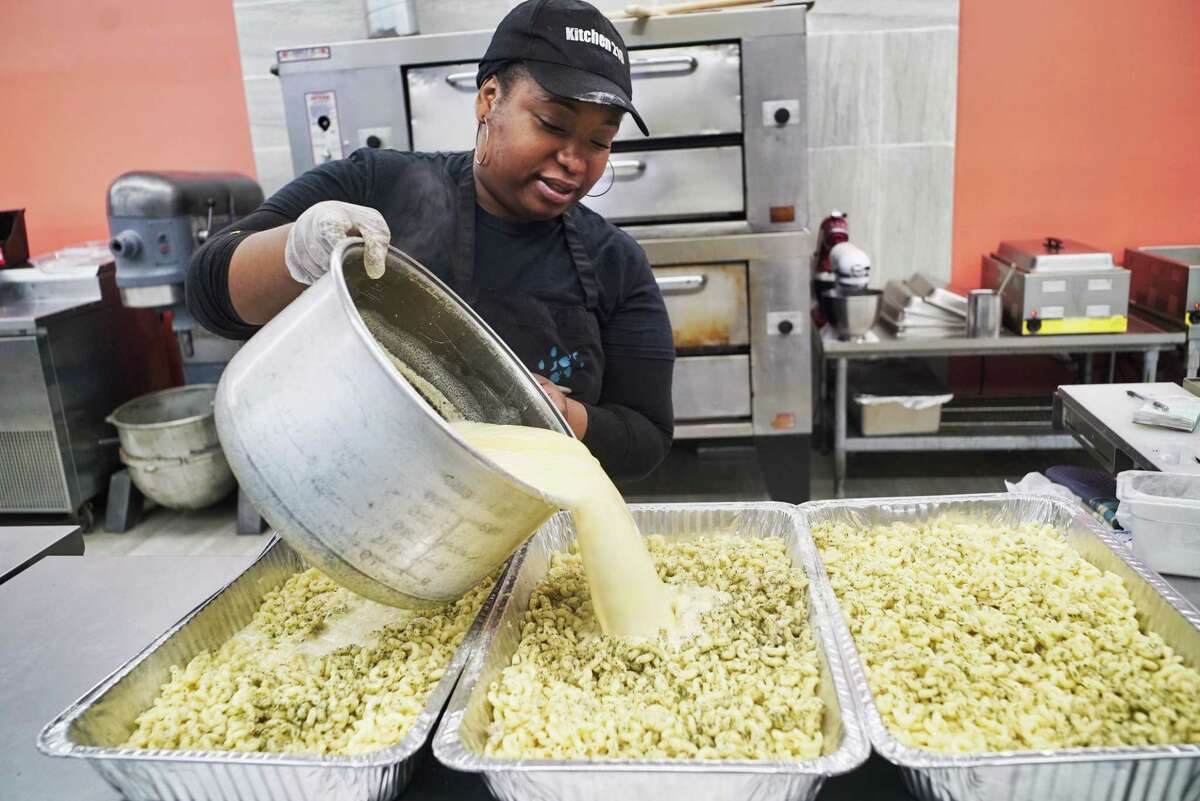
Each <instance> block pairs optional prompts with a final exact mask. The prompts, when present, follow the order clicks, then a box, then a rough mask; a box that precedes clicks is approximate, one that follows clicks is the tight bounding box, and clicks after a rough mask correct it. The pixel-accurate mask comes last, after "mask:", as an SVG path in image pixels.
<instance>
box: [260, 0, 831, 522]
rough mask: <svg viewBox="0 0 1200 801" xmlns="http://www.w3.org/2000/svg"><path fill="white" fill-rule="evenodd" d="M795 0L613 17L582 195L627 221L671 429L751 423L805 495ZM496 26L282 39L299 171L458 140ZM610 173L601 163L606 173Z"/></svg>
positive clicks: (780, 487)
mask: <svg viewBox="0 0 1200 801" xmlns="http://www.w3.org/2000/svg"><path fill="white" fill-rule="evenodd" d="M807 9H808V6H807V4H805V3H778V4H772V5H770V6H765V7H758V8H753V9H727V10H724V11H719V12H709V13H696V14H686V15H678V16H663V17H652V18H650V19H644V20H632V19H630V20H617V21H616V22H615V24H616V26H617V28H618V30H619V31H620V32H621V35H622V36H623V37H624V38H625V42H626V44H627V46H628V47H629V50H630V68H631V72H632V76H633V90H634V102H635V103H636V104H637V107H638V110H639V111H640V113H641V114H642V116H643V117H644V119H645V120H646V123H647V124H648V126H649V128H650V133H651V138H649V139H647V138H644V137H642V136H641V134H640V133H639V132H638V130H637V128H636V127H635V126H634V125H633V122H632V120H630V119H626V121H625V124H624V125H623V126H622V128H621V130H620V132H619V134H618V136H617V140H616V142H615V144H614V147H613V155H612V167H613V173H614V174H615V176H616V177H615V182H614V184H613V186H612V189H611V190H610V191H609V192H608V193H607V194H605V195H603V196H602V197H597V198H589V199H588V200H587V201H585V203H586V205H588V206H589V207H591V208H592V209H594V210H595V211H597V212H599V213H601V214H603V215H604V216H605V217H607V218H608V219H609V220H610V221H612V222H614V223H617V224H619V225H620V226H621V227H622V228H624V229H625V230H626V231H627V232H629V233H630V234H631V235H632V236H634V237H635V238H636V239H637V240H638V241H639V243H640V244H641V245H642V247H643V248H644V249H645V251H646V253H647V255H648V256H649V259H650V263H651V265H652V266H653V267H654V270H655V273H656V275H657V276H658V280H659V285H660V287H661V288H662V291H663V293H664V296H665V298H666V302H667V307H668V310H669V312H670V315H671V320H672V325H673V328H674V333H675V345H676V348H677V351H678V355H679V359H678V362H677V365H676V371H675V391H674V401H675V416H676V439H712V438H734V437H736V438H745V437H753V438H754V442H755V445H756V447H757V450H758V453H759V456H760V461H761V463H762V466H763V469H764V473H765V475H766V479H767V483H768V487H769V489H770V492H771V494H772V496H773V497H774V498H776V499H778V500H788V501H800V500H805V499H807V497H808V452H809V442H810V436H811V430H812V425H811V420H812V413H811V408H812V398H811V393H810V372H811V368H810V358H811V356H810V340H809V337H810V331H809V313H808V309H809V294H808V280H807V265H808V260H809V257H810V255H811V253H812V250H813V237H812V236H811V235H810V234H809V232H808V208H807V195H808V171H807V155H806V154H807V132H806V124H805V114H806V103H805V97H806V94H805V14H806V12H807ZM490 38H491V32H490V31H474V32H466V33H455V34H443V35H430V36H414V37H406V38H392V39H375V40H367V41H354V42H344V43H332V44H317V45H308V46H303V47H289V48H284V49H281V50H279V51H277V53H276V60H277V65H276V67H275V71H276V72H277V74H278V76H279V78H280V81H281V84H282V91H283V99H284V110H285V114H286V120H287V129H288V135H289V138H290V142H291V151H292V161H293V164H294V166H295V170H296V173H297V174H299V173H301V172H303V171H305V170H308V169H310V168H312V167H313V166H314V165H316V164H320V163H322V162H324V161H327V160H330V159H338V158H342V157H344V156H347V155H349V154H350V153H351V152H352V151H353V150H355V149H357V148H360V147H381V148H393V149H396V150H410V149H411V150H418V151H447V150H469V149H471V148H472V147H473V146H474V140H475V121H474V115H473V106H474V97H475V91H476V87H475V71H476V64H477V60H478V59H479V58H480V57H481V56H482V54H483V53H484V51H485V50H486V48H487V44H488V41H489V40H490ZM606 180H607V179H605V178H602V179H601V182H602V183H603V182H605V181H606Z"/></svg>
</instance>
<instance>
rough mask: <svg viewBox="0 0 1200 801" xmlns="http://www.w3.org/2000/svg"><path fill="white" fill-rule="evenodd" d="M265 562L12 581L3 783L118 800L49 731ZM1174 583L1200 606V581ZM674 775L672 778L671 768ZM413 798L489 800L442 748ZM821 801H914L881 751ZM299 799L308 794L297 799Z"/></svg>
mask: <svg viewBox="0 0 1200 801" xmlns="http://www.w3.org/2000/svg"><path fill="white" fill-rule="evenodd" d="M253 560H254V557H246V556H239V557H223V556H196V557H156V556H125V557H90V558H85V559H74V558H69V557H48V558H46V559H43V560H42V561H41V562H39V563H38V564H37V565H35V566H34V567H33V568H31V569H29V570H26V571H25V572H24V573H22V574H21V575H20V576H19V577H17V578H15V579H13V580H12V581H10V582H8V583H7V584H5V585H3V586H0V631H3V632H4V637H3V639H2V640H0V643H3V645H2V649H3V650H0V710H3V713H4V714H3V715H0V789H2V790H3V794H4V797H6V798H7V797H12V798H14V799H18V798H19V799H22V801H27V800H28V801H35V800H36V801H41V799H56V801H57V800H58V799H63V800H64V801H65V800H66V799H70V801H118V795H117V793H116V791H114V790H113V789H112V788H111V787H109V786H108V785H107V784H106V783H105V782H104V781H103V780H102V779H101V778H100V776H99V775H97V774H96V773H95V772H94V771H93V770H92V769H91V768H90V767H89V766H88V765H86V764H84V763H83V762H78V763H76V762H73V761H70V760H53V761H52V760H51V759H50V758H49V757H44V756H42V755H41V754H39V753H37V750H36V749H35V748H34V745H33V743H34V739H35V738H36V737H37V733H38V732H39V731H40V730H41V728H42V726H44V725H45V724H46V723H47V722H49V721H50V719H51V718H53V717H54V716H55V715H56V714H57V713H58V712H59V711H60V710H61V709H62V708H63V707H65V706H66V705H67V704H69V703H70V702H71V701H73V700H75V699H76V698H78V697H79V696H80V695H82V694H83V693H84V692H85V691H87V690H88V689H89V688H91V687H92V686H93V685H94V684H95V683H96V682H98V681H99V680H100V679H102V678H104V676H106V675H107V674H108V673H109V672H110V671H111V670H113V669H114V668H115V667H117V666H118V665H120V664H121V663H122V662H123V661H124V660H125V659H127V658H128V657H129V655H130V654H133V653H136V652H137V651H138V650H139V649H140V648H142V647H143V646H144V645H145V644H146V643H148V642H150V641H151V640H152V639H154V638H155V637H156V636H158V635H159V634H161V633H162V632H163V631H165V630H166V629H167V628H168V627H170V625H171V624H173V623H174V622H175V621H176V620H178V619H179V618H180V617H182V616H183V615H184V614H186V613H187V612H188V611H189V610H190V609H192V608H193V607H194V606H195V605H196V604H198V603H199V602H200V601H202V600H203V599H204V598H206V597H208V595H210V594H211V593H213V592H214V591H216V590H217V589H219V588H220V587H222V586H224V584H225V583H226V582H227V581H229V580H230V579H232V578H233V577H234V576H236V575H238V574H239V573H241V572H242V571H243V570H245V568H246V566H247V565H249V564H250V563H251V562H252V561H253ZM1169 580H1170V582H1171V584H1173V585H1174V586H1175V588H1176V589H1177V590H1179V591H1180V592H1181V593H1182V594H1183V595H1184V597H1186V598H1187V599H1188V600H1190V601H1191V602H1192V603H1193V604H1196V605H1198V606H1200V579H1185V578H1178V577H1172V578H1170V579H1169ZM663 781H670V776H669V775H664V776H663ZM402 798H403V799H404V801H476V800H478V801H486V799H490V798H491V795H490V794H489V793H488V791H487V788H486V787H485V786H484V784H483V781H482V780H481V779H480V778H479V777H478V776H477V775H474V774H467V773H455V772H454V771H451V770H449V769H448V768H445V767H443V766H441V765H440V764H438V762H437V760H435V759H433V757H432V755H431V754H428V753H426V754H425V759H424V760H423V761H422V763H421V766H420V767H419V768H418V769H417V772H416V775H415V776H414V777H413V780H412V783H411V784H410V785H409V787H408V790H407V791H406V792H405V793H404V794H403V796H402ZM818 798H819V799H820V801H861V799H867V798H869V799H872V800H873V801H911V799H912V796H911V795H909V794H908V793H907V792H906V791H905V789H904V786H903V784H902V782H901V777H900V772H899V770H898V769H897V768H896V767H895V766H893V765H891V764H889V763H887V762H885V761H884V760H882V759H880V758H879V757H872V758H871V759H870V760H869V761H868V762H867V764H865V765H863V766H862V767H861V768H859V769H858V770H856V771H854V772H853V773H850V774H848V775H846V776H837V777H834V778H832V779H830V780H829V781H828V782H827V783H826V784H825V787H824V788H823V789H822V790H821V794H820V796H819V797H818ZM297 801H303V800H302V799H297Z"/></svg>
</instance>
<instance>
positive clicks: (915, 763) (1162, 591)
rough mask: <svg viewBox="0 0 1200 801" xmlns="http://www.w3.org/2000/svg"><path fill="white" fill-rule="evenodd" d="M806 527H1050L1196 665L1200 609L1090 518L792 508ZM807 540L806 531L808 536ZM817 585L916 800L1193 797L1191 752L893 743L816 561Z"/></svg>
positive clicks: (1000, 503)
mask: <svg viewBox="0 0 1200 801" xmlns="http://www.w3.org/2000/svg"><path fill="white" fill-rule="evenodd" d="M800 509H801V512H802V514H803V516H804V517H805V519H806V521H807V524H808V525H809V526H810V527H811V526H814V525H817V524H819V523H823V522H830V521H845V522H851V523H854V524H855V525H861V526H863V527H866V526H870V525H875V524H879V523H884V524H886V523H891V522H896V521H909V522H911V521H918V520H923V519H926V518H930V517H934V516H936V515H939V514H941V513H943V512H951V511H952V512H955V513H968V514H973V515H978V516H979V517H981V518H982V519H984V520H993V521H995V522H996V524H998V525H1007V526H1011V525H1015V524H1018V523H1026V522H1030V523H1049V524H1052V525H1054V526H1056V527H1057V528H1058V529H1060V530H1061V531H1063V532H1064V534H1065V535H1066V538H1067V543H1068V544H1069V545H1070V546H1071V547H1073V548H1074V549H1075V550H1076V551H1077V552H1078V553H1079V554H1080V555H1081V556H1082V557H1083V558H1084V559H1086V560H1088V561H1089V562H1091V563H1092V564H1093V565H1095V566H1096V567H1098V568H1100V569H1102V570H1106V571H1110V572H1112V573H1115V574H1117V575H1118V576H1120V577H1121V578H1122V579H1123V580H1124V582H1125V586H1126V587H1127V588H1128V589H1129V592H1130V595H1131V596H1132V598H1133V602H1134V604H1135V605H1136V606H1137V608H1138V612H1139V617H1140V618H1141V621H1142V623H1143V625H1145V626H1146V627H1148V628H1149V629H1152V630H1153V631H1156V632H1158V633H1159V634H1160V635H1162V637H1163V639H1164V640H1165V641H1166V642H1167V644H1169V645H1170V646H1171V647H1172V648H1174V649H1175V651H1176V652H1178V653H1179V654H1180V655H1181V656H1182V657H1183V658H1184V660H1185V661H1186V662H1187V663H1188V664H1189V665H1191V666H1192V667H1197V668H1200V612H1197V611H1196V609H1195V608H1194V607H1192V606H1191V605H1190V604H1189V603H1188V602H1187V601H1186V600H1184V599H1183V598H1182V597H1181V596H1180V595H1179V594H1178V593H1177V592H1175V590H1173V589H1172V588H1171V587H1170V586H1168V585H1167V584H1166V582H1164V581H1163V580H1162V579H1161V578H1160V577H1159V576H1158V574H1157V573H1155V572H1154V571H1152V570H1151V569H1150V568H1148V567H1146V565H1145V564H1143V563H1142V562H1141V561H1139V560H1138V559H1137V558H1135V557H1134V556H1133V555H1132V554H1131V553H1129V550H1128V549H1127V548H1124V547H1122V546H1121V545H1120V544H1119V543H1118V542H1117V541H1116V540H1115V539H1114V538H1113V536H1112V533H1111V531H1110V530H1108V529H1105V528H1103V527H1102V526H1100V525H1099V524H1098V523H1097V522H1096V520H1095V518H1093V517H1092V516H1091V514H1090V513H1088V512H1086V511H1085V510H1084V509H1083V508H1082V507H1080V506H1076V505H1073V504H1070V503H1067V502H1065V501H1062V500H1060V499H1057V498H1050V497H1046V496H1036V495H1016V494H996V495H951V496H941V497H919V498H876V499H864V500H851V501H819V502H815V503H807V504H804V505H803V506H801V507H800ZM809 536H811V533H810V534H809ZM817 570H818V574H819V576H820V578H821V581H820V585H821V587H822V588H823V590H824V592H826V593H827V599H826V601H827V604H828V606H829V611H830V617H831V619H832V621H833V624H834V629H835V632H836V639H837V642H838V645H839V646H840V648H841V651H842V654H843V656H844V658H845V661H846V668H847V670H848V672H849V675H850V679H851V681H852V683H853V686H854V689H855V691H856V693H857V695H858V701H859V704H860V706H861V708H862V713H863V717H864V721H865V723H866V726H867V731H868V732H869V734H870V737H871V743H872V745H874V747H875V750H876V751H878V752H879V754H880V755H882V756H883V757H884V758H886V759H887V760H889V761H891V762H894V763H895V764H896V765H899V766H900V768H901V773H902V774H903V776H904V781H905V784H906V785H907V786H908V788H909V790H910V791H912V793H913V794H914V795H916V796H917V797H918V798H920V799H924V800H925V801H1018V799H1020V800H1021V801H1027V800H1028V799H1036V800H1037V801H1048V800H1049V799H1054V801H1076V800H1078V801H1118V800H1119V801H1197V799H1200V746H1195V745H1182V746H1153V747H1145V748H1141V747H1138V748H1070V749H1063V750H1056V751H1003V752H994V753H986V754H944V753H939V752H935V751H928V750H924V749H919V748H911V747H909V746H906V745H904V744H903V743H901V742H900V741H899V740H897V739H896V738H895V737H894V736H893V734H892V733H891V731H890V730H889V729H888V727H887V726H886V724H885V723H884V721H883V718H882V717H881V716H880V714H879V710H878V708H876V706H875V701H874V698H873V697H872V695H871V690H870V687H869V686H868V684H867V677H866V673H865V671H864V667H863V663H862V660H861V658H860V657H859V655H858V651H857V650H856V648H855V646H854V640H853V638H852V637H851V635H850V629H849V628H848V627H847V625H846V620H845V618H844V617H843V615H842V611H841V609H840V607H839V606H838V603H837V600H836V598H835V597H834V594H833V590H832V587H831V586H830V584H829V579H828V576H827V574H826V573H825V567H824V565H823V564H820V563H819V564H818V567H817Z"/></svg>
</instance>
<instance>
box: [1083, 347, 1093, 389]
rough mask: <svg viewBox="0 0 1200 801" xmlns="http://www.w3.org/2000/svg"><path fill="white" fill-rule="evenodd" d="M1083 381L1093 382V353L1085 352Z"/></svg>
mask: <svg viewBox="0 0 1200 801" xmlns="http://www.w3.org/2000/svg"><path fill="white" fill-rule="evenodd" d="M1083 383H1085V384H1090V383H1092V354H1090V353H1085V354H1083Z"/></svg>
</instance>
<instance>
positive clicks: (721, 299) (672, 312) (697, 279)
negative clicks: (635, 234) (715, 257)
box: [654, 263, 750, 355]
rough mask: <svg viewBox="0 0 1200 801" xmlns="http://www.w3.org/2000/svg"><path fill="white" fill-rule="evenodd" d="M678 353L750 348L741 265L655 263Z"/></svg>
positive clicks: (744, 280) (748, 321) (748, 319)
mask: <svg viewBox="0 0 1200 801" xmlns="http://www.w3.org/2000/svg"><path fill="white" fill-rule="evenodd" d="M654 277H655V279H656V280H657V281H658V288H659V290H660V291H661V292H662V295H663V301H664V302H665V303H666V305H667V314H668V315H669V316H670V318H671V333H672V334H673V335H674V338H675V350H676V351H677V352H678V353H679V354H681V355H696V354H712V353H730V352H735V351H742V352H744V351H746V350H747V349H749V347H750V313H749V294H748V293H747V291H746V265H745V264H744V263H736V264H702V265H676V266H672V267H655V268H654Z"/></svg>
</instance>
